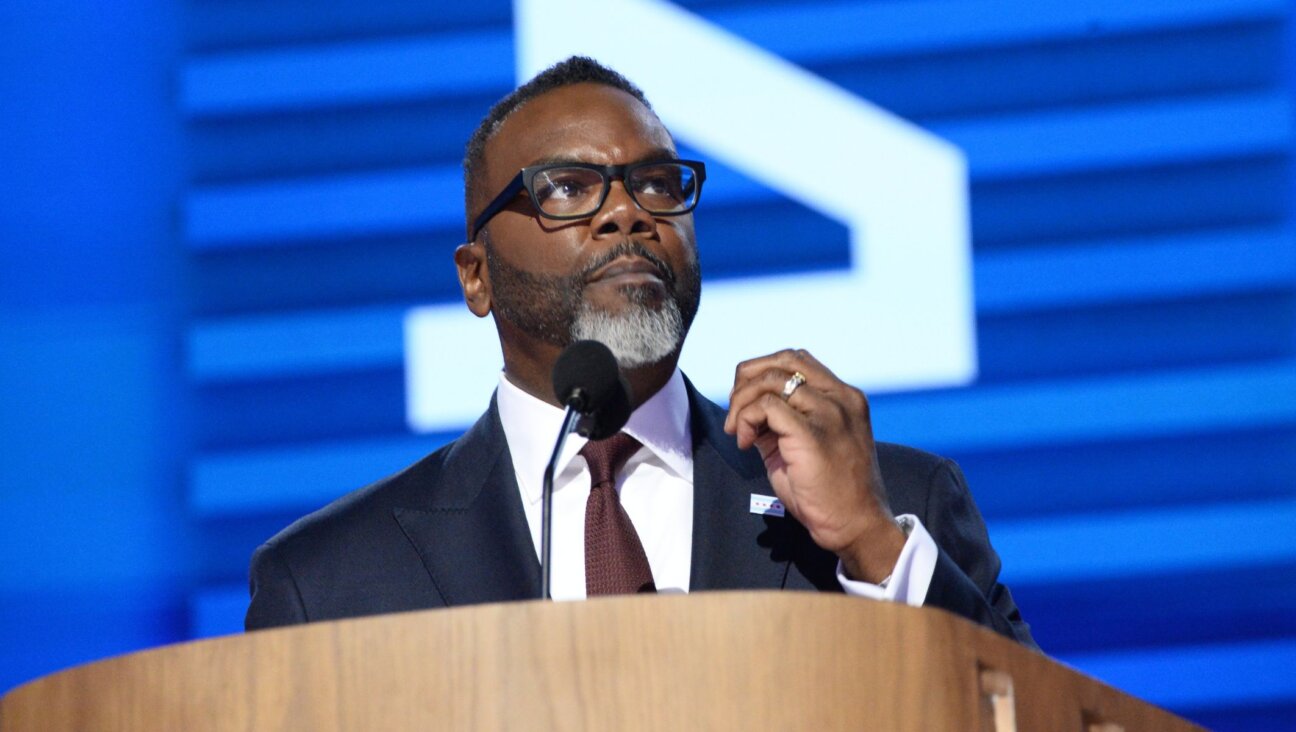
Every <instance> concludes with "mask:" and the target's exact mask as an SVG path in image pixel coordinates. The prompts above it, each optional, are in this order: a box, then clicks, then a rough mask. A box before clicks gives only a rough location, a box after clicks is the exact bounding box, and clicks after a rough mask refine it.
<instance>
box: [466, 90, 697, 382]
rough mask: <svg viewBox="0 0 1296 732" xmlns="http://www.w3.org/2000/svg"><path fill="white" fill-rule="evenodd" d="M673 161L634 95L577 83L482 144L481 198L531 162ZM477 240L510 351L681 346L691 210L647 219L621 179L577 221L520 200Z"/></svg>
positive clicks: (648, 358)
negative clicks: (576, 345) (576, 343)
mask: <svg viewBox="0 0 1296 732" xmlns="http://www.w3.org/2000/svg"><path fill="white" fill-rule="evenodd" d="M675 156H676V153H675V146H674V143H673V141H672V140H671V138H670V135H669V134H668V133H667V131H666V129H665V127H663V126H662V124H661V122H660V121H659V120H658V119H657V117H656V115H654V114H653V113H652V112H650V111H649V110H648V109H647V108H645V107H644V106H643V105H642V104H640V103H639V101H638V100H636V99H635V98H634V97H632V96H630V95H629V94H626V93H625V92H622V91H620V90H618V89H614V88H612V87H607V86H603V85H598V84H576V85H572V86H567V87H562V88H559V89H556V90H554V91H551V92H548V93H546V94H543V95H541V96H539V97H536V98H535V99H532V100H531V101H530V102H528V103H527V104H525V105H524V106H523V107H521V108H520V109H518V110H517V111H516V112H514V113H513V115H511V116H510V117H509V118H508V119H507V120H506V121H505V123H504V124H503V125H502V126H501V128H500V129H499V131H498V132H497V133H496V134H495V136H494V137H493V138H492V139H491V140H490V142H489V143H488V144H487V146H486V154H485V159H484V162H485V165H484V166H483V169H484V178H485V182H484V184H483V185H482V186H481V189H480V193H481V194H482V195H481V196H479V197H478V198H479V200H489V198H490V197H492V196H493V195H494V194H495V193H496V192H497V191H499V190H501V189H502V188H503V187H504V186H505V185H507V184H508V182H509V181H510V180H511V179H512V178H513V176H515V175H516V174H517V172H518V170H519V169H521V168H522V167H525V166H528V165H536V164H540V163H548V162H584V163H597V164H602V165H612V164H625V163H634V162H639V161H643V160H656V159H668V158H674V157H675ZM479 238H481V239H482V240H483V241H484V242H485V244H486V261H487V268H486V270H487V276H486V279H487V280H488V283H489V284H488V287H489V291H490V302H491V310H492V312H493V313H494V314H495V317H496V321H497V323H498V324H499V328H500V335H501V339H502V340H504V347H505V349H506V351H507V350H508V349H509V348H510V346H520V347H522V348H528V346H527V344H525V343H517V341H522V340H533V341H539V342H542V343H546V344H549V345H551V346H557V347H563V346H566V345H567V344H568V343H570V342H571V341H572V340H574V339H576V338H594V339H595V340H601V341H603V342H605V343H607V344H608V345H609V346H610V347H611V348H612V350H613V353H615V354H616V355H617V357H618V360H619V361H620V362H621V364H622V366H624V367H633V366H639V365H644V364H646V363H654V362H657V361H660V360H662V358H664V357H665V356H667V355H674V354H676V353H678V349H679V346H680V345H681V343H682V341H683V336H684V333H685V332H686V331H687V329H688V326H689V324H690V323H691V322H692V320H693V316H694V314H696V312H697V305H698V297H699V289H700V281H699V280H700V277H699V272H698V262H697V249H696V245H695V243H694V234H693V217H692V215H691V214H686V215H683V216H662V217H654V216H652V215H650V214H648V213H647V212H646V211H644V210H643V209H642V208H640V207H639V206H638V205H637V204H635V202H634V200H633V199H631V198H630V196H629V194H628V193H627V192H626V190H625V187H624V184H623V183H622V182H621V181H613V183H612V186H611V190H610V191H609V192H608V197H607V200H606V201H605V202H604V204H603V207H602V208H601V209H599V211H597V212H596V213H595V214H594V215H593V216H591V217H590V218H587V219H580V220H575V221H555V220H552V219H545V218H542V217H540V216H539V215H538V214H536V213H535V211H534V209H533V208H532V204H531V202H530V199H529V198H528V197H527V196H526V195H525V194H522V195H519V196H518V198H517V199H516V200H515V201H514V203H513V204H512V205H510V206H509V207H508V208H507V209H505V210H504V211H502V212H500V213H499V214H498V215H496V216H495V217H494V218H493V219H492V220H491V222H490V223H489V224H488V225H487V226H486V229H485V230H484V232H483V233H482V234H481V235H479ZM528 350H530V349H528Z"/></svg>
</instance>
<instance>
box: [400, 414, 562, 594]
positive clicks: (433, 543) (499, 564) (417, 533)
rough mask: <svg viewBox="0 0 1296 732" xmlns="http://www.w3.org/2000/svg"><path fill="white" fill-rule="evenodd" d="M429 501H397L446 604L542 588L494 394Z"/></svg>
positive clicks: (445, 468)
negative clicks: (411, 503)
mask: <svg viewBox="0 0 1296 732" xmlns="http://www.w3.org/2000/svg"><path fill="white" fill-rule="evenodd" d="M425 495H426V496H427V502H426V504H424V505H420V506H412V507H405V508H397V509H395V511H394V513H395V516H396V520H397V521H398V522H399V523H400V526H401V529H402V530H403V531H404V532H405V535H406V537H408V538H409V540H410V542H411V543H413V544H414V547H415V549H417V550H418V553H419V556H421V557H422V559H423V565H424V567H426V569H427V571H428V574H430V575H431V576H432V581H433V583H434V584H435V585H436V587H437V590H438V591H439V592H440V594H441V597H442V598H443V599H444V600H445V602H446V604H447V605H468V604H473V603H483V602H502V601H508V600H524V599H531V598H536V597H539V595H540V564H539V562H538V561H537V559H536V554H535V547H534V546H533V545H532V541H531V531H530V529H529V528H528V527H527V521H526V514H525V513H524V512H523V509H522V499H521V496H520V495H519V494H518V487H517V479H516V478H515V476H514V474H513V461H512V458H511V457H510V456H509V452H508V444H507V442H506V441H505V439H504V430H503V428H502V427H501V425H500V420H499V412H498V410H497V408H496V406H495V400H494V399H492V400H491V405H490V409H488V410H487V411H486V414H484V415H482V417H481V419H479V420H478V421H477V423H476V424H475V425H473V427H472V429H470V430H468V432H466V433H464V435H463V437H461V438H459V439H458V440H456V441H455V444H454V447H452V448H451V449H450V451H449V452H448V453H447V455H446V458H445V462H444V464H443V465H442V466H441V470H439V471H438V472H437V478H436V482H435V484H434V485H431V486H428V489H427V493H426V494H425Z"/></svg>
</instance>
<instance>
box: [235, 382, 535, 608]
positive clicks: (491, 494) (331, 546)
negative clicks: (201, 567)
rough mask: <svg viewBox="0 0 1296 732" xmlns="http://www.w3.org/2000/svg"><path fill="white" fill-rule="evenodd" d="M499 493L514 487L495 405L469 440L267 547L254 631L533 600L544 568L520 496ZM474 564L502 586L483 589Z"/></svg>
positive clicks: (256, 564)
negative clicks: (452, 606)
mask: <svg viewBox="0 0 1296 732" xmlns="http://www.w3.org/2000/svg"><path fill="white" fill-rule="evenodd" d="M501 485H504V486H507V485H515V481H514V479H513V467H512V462H511V459H510V458H509V455H508V447H507V445H506V444H505V441H504V438H503V430H502V428H501V427H500V424H499V416H498V413H497V412H496V410H495V409H494V405H493V403H492V408H491V409H489V410H488V411H487V412H486V414H484V415H483V416H482V417H481V419H479V420H478V421H477V423H476V424H475V425H473V427H472V428H470V429H469V430H468V431H467V432H466V433H464V435H463V436H461V437H460V438H459V439H457V440H455V441H454V442H451V443H450V444H448V445H446V446H444V447H442V448H441V449H439V450H437V451H435V452H433V453H432V454H430V455H428V456H427V457H425V458H423V459H422V460H419V461H418V462H416V463H414V464H413V465H411V466H410V467H408V468H406V469H404V470H402V471H400V472H399V473H396V474H394V475H392V476H389V477H387V478H384V479H382V480H380V481H378V482H376V483H373V484H371V485H369V486H366V487H364V488H361V489H360V490H357V491H355V492H353V493H350V494H348V495H346V496H343V497H342V498H340V499H338V500H336V501H334V502H333V503H330V504H329V505H327V506H325V507H324V508H321V509H320V510H318V511H315V512H314V513H312V514H310V515H308V516H306V517H304V518H302V519H299V520H298V521H296V522H294V523H293V524H292V525H290V526H288V527H287V528H285V529H284V530H283V531H281V532H279V533H278V534H276V535H275V536H274V537H273V538H271V539H270V540H269V541H267V542H266V543H265V544H263V545H261V547H259V548H258V549H257V551H256V552H255V553H254V554H253V558H252V568H251V572H250V577H249V583H250V589H251V594H252V601H251V603H250V605H249V607H248V612H247V617H246V618H245V626H246V627H247V628H248V629H249V630H250V629H253V628H264V627H272V626H277V625H287V624H291V623H301V622H308V621H314V620H330V619H336V618H344V617H354V616H359V615H371V614H377V613H386V612H397V611H403V610H417V609H423V608H431V607H441V606H445V605H449V604H466V603H470V602H489V601H496V600H508V599H523V598H526V597H534V596H535V593H536V592H538V587H539V584H538V583H539V568H538V564H537V563H536V559H535V555H534V550H533V548H532V544H531V539H530V532H529V530H527V529H526V518H525V515H524V513H523V510H522V504H521V499H520V498H519V497H518V495H517V491H516V490H512V491H509V490H499V486H501ZM519 529H521V530H520V531H519ZM465 556H473V557H474V559H475V560H479V561H477V562H476V563H475V564H474V566H475V567H477V568H478V569H480V570H482V571H494V572H495V573H496V575H495V576H496V577H497V578H498V582H495V583H492V584H491V585H489V586H486V587H484V588H483V587H482V586H481V583H479V582H476V581H474V576H473V570H472V569H471V568H469V567H468V566H467V564H468V563H465V562H464V561H462V560H463V557H465ZM532 585H534V587H535V589H534V591H533V590H532Z"/></svg>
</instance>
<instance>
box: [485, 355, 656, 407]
mask: <svg viewBox="0 0 1296 732" xmlns="http://www.w3.org/2000/svg"><path fill="white" fill-rule="evenodd" d="M678 362H679V354H672V355H670V356H668V357H666V358H665V359H663V360H661V361H659V362H657V363H655V364H650V365H648V366H641V367H638V368H633V369H623V370H622V371H621V373H622V375H623V376H625V379H626V383H628V384H629V385H630V405H631V407H632V408H633V409H638V408H639V405H640V404H643V403H644V402H646V401H648V400H649V399H651V398H652V396H653V395H654V394H656V393H657V392H658V391H661V388H662V387H663V386H665V385H666V382H667V381H670V377H671V375H672V374H674V373H675V366H676V364H677V363H678ZM539 373H545V374H552V373H553V364H548V368H547V369H543V368H542V369H525V368H514V367H513V366H512V364H510V363H509V359H507V358H506V359H505V362H504V376H505V377H506V378H507V379H508V380H509V382H510V383H511V384H513V385H514V386H516V387H517V388H519V389H521V390H522V391H525V392H526V393H528V394H530V395H531V396H533V397H535V398H537V399H540V400H543V401H546V402H548V403H550V404H552V405H554V406H557V407H561V406H562V405H561V404H559V403H558V397H557V396H556V395H555V394H554V392H553V383H552V381H550V380H547V379H546V380H543V381H542V380H541V379H539V378H537V376H536V375H537V374H539ZM528 375H530V377H528Z"/></svg>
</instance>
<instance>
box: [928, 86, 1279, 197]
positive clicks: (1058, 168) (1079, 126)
mask: <svg viewBox="0 0 1296 732" xmlns="http://www.w3.org/2000/svg"><path fill="white" fill-rule="evenodd" d="M927 126H928V128H929V129H931V130H932V131H933V132H935V133H936V134H938V135H940V136H941V137H943V138H945V139H947V140H949V141H950V142H953V143H954V144H955V145H958V146H959V147H960V148H962V149H963V151H964V152H965V153H967V156H968V166H969V169H970V174H971V176H972V179H973V180H975V181H977V182H985V181H992V180H1001V179H1011V178H1023V177H1032V176H1041V175H1051V176H1058V175H1068V174H1074V173H1080V172H1086V171H1091V170H1114V169H1121V168H1130V167H1143V166H1150V165H1166V164H1183V163H1191V162H1197V161H1209V160H1219V159H1227V158H1239V157H1249V156H1256V155H1265V154H1270V153H1285V152H1290V151H1291V147H1292V143H1291V135H1292V112H1291V100H1290V98H1289V97H1288V96H1287V95H1286V94H1284V93H1272V92H1268V93H1258V94H1226V95H1216V96H1202V97H1196V98H1189V99H1175V100H1171V101H1153V102H1148V101H1140V102H1138V103H1136V104H1121V105H1109V106H1101V107H1090V108H1086V109H1079V110H1077V109H1071V110H1065V111H1052V110H1050V111H1043V112H1036V113H1034V114H1022V113H1015V114H1012V115H1003V116H995V117H978V118H975V119H972V120H968V121H942V122H939V123H933V124H930V125H927Z"/></svg>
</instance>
